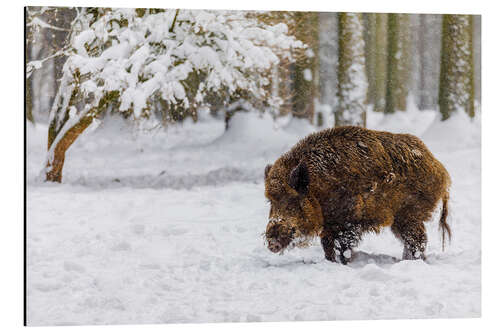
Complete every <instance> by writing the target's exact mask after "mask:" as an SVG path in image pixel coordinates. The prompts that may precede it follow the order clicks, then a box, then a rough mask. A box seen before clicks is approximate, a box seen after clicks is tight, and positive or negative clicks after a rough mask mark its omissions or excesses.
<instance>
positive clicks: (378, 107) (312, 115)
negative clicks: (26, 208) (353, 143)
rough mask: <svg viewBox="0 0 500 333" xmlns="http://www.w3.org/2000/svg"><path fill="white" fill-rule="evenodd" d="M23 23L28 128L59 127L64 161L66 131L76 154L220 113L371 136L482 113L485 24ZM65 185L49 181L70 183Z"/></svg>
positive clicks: (34, 13)
mask: <svg viewBox="0 0 500 333" xmlns="http://www.w3.org/2000/svg"><path fill="white" fill-rule="evenodd" d="M25 14H26V59H25V60H26V64H27V65H26V71H27V76H26V116H27V120H28V121H30V122H32V123H39V124H46V125H47V126H48V136H49V147H48V151H49V152H51V153H52V154H53V153H54V149H55V148H56V147H54V146H53V147H50V146H51V145H52V143H54V141H56V142H61V140H60V139H57V140H56V137H57V136H58V134H59V133H60V132H61V130H63V128H64V130H63V132H65V131H69V130H70V129H71V128H73V130H78V131H75V132H73V133H72V134H71V135H69V136H68V138H70V139H71V140H68V141H66V146H64V147H61V149H62V150H63V151H65V150H66V149H67V148H68V147H69V145H71V143H72V142H73V141H74V140H76V138H77V137H78V135H79V134H78V133H81V132H83V131H84V130H85V128H87V126H89V125H90V124H91V123H93V122H95V121H96V120H99V119H103V118H105V117H108V116H109V115H111V114H116V115H119V116H122V117H125V118H127V119H130V120H132V121H141V120H144V119H146V120H148V121H153V122H155V123H156V124H157V125H158V126H159V127H167V126H168V124H170V123H176V122H182V121H184V119H186V118H191V119H193V121H196V120H197V119H198V113H199V111H200V110H202V109H208V110H210V114H211V115H212V116H214V117H219V118H220V119H221V120H223V121H225V122H226V126H229V123H230V118H231V116H232V115H233V114H234V113H235V112H239V111H249V110H258V111H259V112H267V113H270V114H271V115H272V116H273V117H274V118H278V117H283V116H285V117H296V118H306V119H308V120H309V121H311V122H312V123H314V124H316V125H317V126H318V127H320V128H321V127H325V126H339V125H349V124H351V125H359V126H365V125H366V117H367V114H368V116H369V114H370V112H383V113H387V114H390V113H394V112H396V111H406V110H408V109H411V110H415V109H418V110H437V111H440V112H441V115H442V117H441V118H442V120H446V119H448V118H449V117H450V116H451V115H452V114H453V113H454V112H458V111H460V110H463V111H465V112H466V113H467V114H468V115H469V116H470V117H474V115H475V108H476V107H477V106H479V105H480V92H481V87H480V85H481V78H480V55H481V54H480V52H481V47H480V34H481V31H480V30H481V21H480V20H481V18H480V17H479V16H469V15H427V14H385V13H365V14H354V13H317V12H260V11H259V12H251V11H250V12H225V13H224V14H222V12H218V11H198V12H196V11H184V10H175V9H131V10H120V9H109V8H69V7H68V8H60V7H27V9H26V13H25ZM132 35H133V36H134V37H133V38H132V37H131V36H132ZM134 38H135V39H134ZM132 41H134V42H132ZM103 55H104V56H103ZM167 72H168V75H167V74H166V73H167ZM367 111H368V112H367ZM85 115H86V116H85ZM75 116H78V117H77V118H75ZM76 119H78V120H80V121H82V122H81V123H79V122H78V121H76ZM69 120H72V121H70V122H68V121H69ZM78 124H80V125H81V126H80V125H78ZM70 125H71V126H70ZM76 125H78V126H80V127H78V126H76ZM75 126H76V127H75ZM80 130H81V131H80ZM77 132H78V133H77ZM68 133H71V131H70V132H68ZM62 136H63V135H62V134H61V137H62ZM51 148H52V150H51ZM63 148H64V149H63ZM49 155H50V154H49ZM62 155H64V154H62ZM63 161H64V158H62V162H63ZM50 162H51V160H50V158H49V159H48V166H49V165H50ZM60 167H61V168H62V163H61V166H60ZM49 169H50V168H49ZM54 172H55V174H54V175H52V176H53V177H52V178H51V177H47V178H48V179H49V180H55V181H58V179H59V180H60V170H59V171H57V170H55V171H54ZM48 174H49V173H48ZM50 178H51V179H50Z"/></svg>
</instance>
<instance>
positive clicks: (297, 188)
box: [265, 126, 450, 264]
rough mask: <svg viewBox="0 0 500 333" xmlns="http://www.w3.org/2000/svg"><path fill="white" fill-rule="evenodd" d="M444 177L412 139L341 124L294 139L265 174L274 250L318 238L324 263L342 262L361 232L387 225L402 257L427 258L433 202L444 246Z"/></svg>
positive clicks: (446, 229)
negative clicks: (427, 229) (438, 211)
mask: <svg viewBox="0 0 500 333" xmlns="http://www.w3.org/2000/svg"><path fill="white" fill-rule="evenodd" d="M449 186H450V177H449V175H448V172H447V171H446V169H445V168H444V166H443V165H442V164H441V163H440V162H439V161H438V160H437V159H436V158H435V157H434V156H433V155H432V153H431V152H430V151H429V150H428V149H427V147H426V146H425V145H424V143H423V142H422V141H421V140H420V139H418V138H417V137H415V136H413V135H408V134H393V133H388V132H379V131H373V130H368V129H364V128H360V127H354V126H345V127H338V128H335V129H327V130H323V131H321V132H318V133H314V134H311V135H309V136H308V137H306V138H305V139H302V140H301V141H299V142H298V143H297V144H296V145H295V146H294V147H293V148H292V149H291V150H290V151H288V152H287V153H285V154H284V155H282V156H281V157H280V158H279V159H278V160H277V161H276V162H275V163H274V164H273V165H272V166H271V165H268V166H267V167H266V170H265V195H266V197H267V198H268V199H269V201H270V202H271V209H270V213H269V223H268V225H267V228H266V234H265V237H266V241H267V246H268V248H269V250H271V251H272V252H281V253H282V252H283V251H284V250H285V249H286V248H290V247H293V246H297V245H298V246H304V245H307V243H308V241H309V240H310V239H312V238H314V237H316V236H319V237H320V238H321V244H322V246H323V250H324V251H325V257H326V259H328V260H330V261H340V262H341V263H343V264H345V263H347V262H348V261H349V259H350V257H351V249H352V248H353V247H355V246H357V244H358V243H359V241H360V239H361V236H362V234H363V233H366V232H376V233H378V232H380V230H381V228H383V227H391V230H392V232H393V233H394V234H395V235H396V237H397V238H399V239H400V240H401V241H402V242H403V244H404V251H403V259H419V258H421V259H425V255H424V251H425V246H426V243H427V235H426V232H425V227H424V222H425V221H428V220H429V219H430V218H431V215H432V213H433V211H434V210H435V209H436V207H437V204H438V202H439V201H440V200H441V201H442V204H443V208H442V212H441V219H440V227H441V229H442V237H443V242H444V237H445V234H446V233H447V234H448V237H450V228H449V226H448V224H447V223H446V217H447V214H448V209H447V203H448V188H449Z"/></svg>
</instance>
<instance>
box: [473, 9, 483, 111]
mask: <svg viewBox="0 0 500 333" xmlns="http://www.w3.org/2000/svg"><path fill="white" fill-rule="evenodd" d="M473 21H474V31H473V36H474V38H473V44H472V46H473V47H474V99H475V100H476V101H478V102H479V104H481V16H480V15H474V18H473Z"/></svg>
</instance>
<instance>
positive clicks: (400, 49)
mask: <svg viewBox="0 0 500 333" xmlns="http://www.w3.org/2000/svg"><path fill="white" fill-rule="evenodd" d="M408 23H409V19H408V14H389V17H388V25H387V29H388V31H387V33H388V39H387V44H388V45H387V53H388V54H387V89H386V98H385V113H394V112H395V111H396V110H399V111H405V110H406V102H407V97H408V79H409V65H410V61H409V53H408V42H409V39H408Z"/></svg>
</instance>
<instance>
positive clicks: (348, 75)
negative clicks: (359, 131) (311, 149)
mask: <svg viewBox="0 0 500 333" xmlns="http://www.w3.org/2000/svg"><path fill="white" fill-rule="evenodd" d="M338 32H339V46H338V50H339V64H338V69H337V73H338V74H337V75H338V91H337V97H338V99H339V104H338V107H337V110H336V112H335V126H343V125H356V126H366V107H365V99H366V92H367V87H368V83H367V80H366V72H365V54H364V41H363V25H362V18H361V14H358V13H339V14H338Z"/></svg>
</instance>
